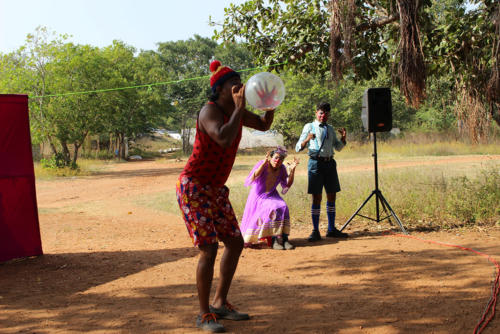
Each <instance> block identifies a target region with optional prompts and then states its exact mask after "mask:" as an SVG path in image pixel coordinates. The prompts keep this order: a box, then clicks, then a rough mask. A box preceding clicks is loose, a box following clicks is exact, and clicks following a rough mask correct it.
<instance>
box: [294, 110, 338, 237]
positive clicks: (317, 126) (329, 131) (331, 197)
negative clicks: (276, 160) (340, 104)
mask: <svg viewBox="0 0 500 334" xmlns="http://www.w3.org/2000/svg"><path fill="white" fill-rule="evenodd" d="M329 115H330V104H329V103H326V102H321V103H319V104H318V105H317V106H316V120H315V121H314V122H312V123H307V124H306V125H305V126H304V129H303V130H302V134H301V135H300V138H299V141H298V142H297V145H296V146H295V150H296V151H297V152H299V151H302V150H303V149H304V148H306V146H307V148H308V155H309V162H308V164H307V172H308V173H307V174H308V187H307V192H308V193H309V194H312V201H313V203H312V206H311V216H312V223H313V231H312V233H311V235H310V236H309V238H308V241H311V242H312V241H318V240H321V234H320V233H319V216H320V212H321V209H320V208H321V199H322V194H323V187H324V188H325V191H326V197H327V202H326V213H327V217H328V231H327V233H326V236H327V237H331V238H347V233H343V232H340V231H339V230H337V229H336V228H335V199H336V194H337V192H339V191H340V183H339V177H338V175H337V163H336V162H335V160H334V159H333V154H334V149H335V150H337V151H340V150H342V149H343V148H344V146H345V145H346V131H345V128H342V129H339V130H338V132H339V134H340V140H339V139H338V138H337V136H336V134H335V130H334V129H333V127H332V126H331V125H328V124H327V121H328V116H329Z"/></svg>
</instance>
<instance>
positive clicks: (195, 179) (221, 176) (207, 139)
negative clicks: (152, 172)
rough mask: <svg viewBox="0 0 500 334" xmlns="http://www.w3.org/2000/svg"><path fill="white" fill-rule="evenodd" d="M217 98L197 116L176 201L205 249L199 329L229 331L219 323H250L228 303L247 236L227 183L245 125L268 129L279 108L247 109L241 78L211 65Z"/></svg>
mask: <svg viewBox="0 0 500 334" xmlns="http://www.w3.org/2000/svg"><path fill="white" fill-rule="evenodd" d="M210 71H212V72H213V74H212V76H211V78H210V86H211V88H212V95H211V96H210V98H209V100H210V101H209V102H208V103H206V104H205V105H204V106H203V108H202V109H201V111H200V113H199V115H198V121H197V123H196V137H195V141H194V146H193V153H192V154H191V156H190V158H189V160H188V162H187V164H186V166H185V167H184V170H183V171H182V173H181V175H180V177H179V180H178V182H177V188H176V190H177V201H178V203H179V207H180V209H181V211H182V214H183V218H184V221H185V223H186V227H187V229H188V232H189V235H190V236H191V239H192V240H193V244H194V246H195V247H196V246H197V247H198V248H199V250H200V257H199V261H198V267H197V269H196V286H197V289H198V299H199V303H200V313H199V315H198V316H197V318H196V326H197V327H199V328H201V329H203V330H208V331H212V332H223V331H225V329H224V326H223V325H222V324H220V323H219V322H217V319H230V320H247V319H249V318H250V317H249V316H248V314H246V313H241V312H238V311H236V310H235V309H234V307H233V306H232V305H231V304H230V303H229V302H228V301H227V295H228V292H229V288H230V286H231V281H232V279H233V276H234V272H235V271H236V267H237V265H238V260H239V257H240V254H241V251H242V250H243V238H242V236H241V232H240V229H239V226H238V221H237V220H236V216H235V214H234V211H233V208H232V206H231V203H230V202H229V198H228V197H229V189H228V188H227V187H226V186H225V183H226V181H227V179H228V177H229V174H230V173H231V169H232V167H233V164H234V160H235V157H236V152H237V150H238V145H239V142H240V139H241V132H242V127H243V125H244V126H247V127H251V128H254V129H257V130H261V131H266V130H268V129H269V128H270V126H271V123H272V121H273V118H274V110H268V111H266V112H265V113H264V115H263V116H258V115H256V114H254V113H252V112H250V111H248V110H246V108H245V86H244V85H242V83H241V79H240V75H239V74H238V73H237V72H235V71H233V70H232V69H231V68H229V67H226V66H221V63H220V62H219V61H217V60H215V61H213V62H212V63H211V64H210ZM219 240H220V241H222V242H223V243H224V254H223V255H222V259H221V262H220V281H219V284H218V286H217V289H216V292H215V296H214V299H213V301H212V304H211V305H210V304H209V299H210V288H211V285H212V279H213V275H214V264H215V258H216V256H217V249H218V241H219Z"/></svg>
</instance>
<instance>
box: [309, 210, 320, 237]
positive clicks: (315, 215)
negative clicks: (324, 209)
mask: <svg viewBox="0 0 500 334" xmlns="http://www.w3.org/2000/svg"><path fill="white" fill-rule="evenodd" d="M320 212H321V206H320V205H319V204H318V205H315V204H313V205H312V206H311V217H312V222H313V229H314V230H315V231H319V214H320Z"/></svg>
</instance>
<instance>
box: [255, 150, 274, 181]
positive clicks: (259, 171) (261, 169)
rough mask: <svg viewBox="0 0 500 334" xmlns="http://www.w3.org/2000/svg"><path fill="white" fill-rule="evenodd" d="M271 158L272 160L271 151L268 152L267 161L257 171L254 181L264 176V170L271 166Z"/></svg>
mask: <svg viewBox="0 0 500 334" xmlns="http://www.w3.org/2000/svg"><path fill="white" fill-rule="evenodd" d="M270 158H271V151H268V152H267V154H266V159H265V160H264V162H263V163H262V165H260V166H259V168H257V170H256V171H255V172H254V173H253V175H252V181H253V180H255V179H256V178H258V177H259V176H261V175H262V172H263V171H264V169H265V168H267V166H268V165H269V159H270Z"/></svg>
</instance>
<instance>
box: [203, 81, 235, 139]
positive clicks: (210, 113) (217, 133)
mask: <svg viewBox="0 0 500 334" xmlns="http://www.w3.org/2000/svg"><path fill="white" fill-rule="evenodd" d="M232 94H233V100H234V101H235V109H234V111H233V113H232V114H231V117H230V118H229V121H228V122H227V123H224V115H223V114H222V110H220V109H219V108H218V107H216V106H214V105H211V104H207V105H205V106H204V107H203V108H202V109H201V111H200V116H199V119H198V121H199V124H198V126H199V128H200V130H202V131H203V132H205V133H206V134H208V135H209V136H210V138H212V139H213V140H214V141H215V142H216V143H217V144H219V145H220V146H221V147H224V148H227V147H230V146H231V144H232V143H233V142H234V140H235V139H236V136H237V135H238V131H239V126H240V122H241V121H242V118H243V115H244V113H245V95H244V94H245V87H244V86H243V85H241V86H233V87H232Z"/></svg>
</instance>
